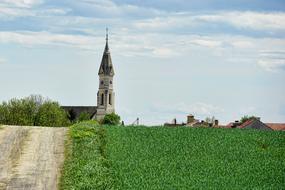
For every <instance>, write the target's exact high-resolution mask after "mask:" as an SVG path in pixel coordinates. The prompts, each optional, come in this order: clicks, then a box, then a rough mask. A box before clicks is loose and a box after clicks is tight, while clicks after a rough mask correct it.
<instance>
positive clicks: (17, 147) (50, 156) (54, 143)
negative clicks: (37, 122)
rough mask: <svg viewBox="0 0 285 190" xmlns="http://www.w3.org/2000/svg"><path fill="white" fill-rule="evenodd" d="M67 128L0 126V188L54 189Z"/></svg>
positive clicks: (61, 162)
mask: <svg viewBox="0 0 285 190" xmlns="http://www.w3.org/2000/svg"><path fill="white" fill-rule="evenodd" d="M66 132H67V129H66V128H48V127H19V126H4V127H3V128H0V190H4V189H5V190H6V189H7V190H12V189H13V190H14V189H16V190H20V189H21V190H56V189H57V184H58V177H59V174H60V168H61V166H62V164H63V160H64V140H65V137H66V135H65V134H66Z"/></svg>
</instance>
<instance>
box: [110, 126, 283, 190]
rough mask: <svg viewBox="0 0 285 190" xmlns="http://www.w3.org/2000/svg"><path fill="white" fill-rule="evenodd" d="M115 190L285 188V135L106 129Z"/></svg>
mask: <svg viewBox="0 0 285 190" xmlns="http://www.w3.org/2000/svg"><path fill="white" fill-rule="evenodd" d="M107 132H108V133H107V137H108V138H107V139H108V143H107V153H108V154H107V155H108V159H109V160H110V161H111V163H112V169H113V170H114V172H115V174H114V176H115V184H114V186H115V187H116V189H124V190H125V189H283V188H284V187H285V177H284V176H285V159H284V156H285V133H284V132H276V131H272V132H269V131H258V130H238V129H236V130H231V129H209V128H165V127H157V128H146V127H137V128H131V127H108V128H107Z"/></svg>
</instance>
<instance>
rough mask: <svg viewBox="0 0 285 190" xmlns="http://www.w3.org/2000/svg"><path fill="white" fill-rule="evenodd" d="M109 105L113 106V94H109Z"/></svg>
mask: <svg viewBox="0 0 285 190" xmlns="http://www.w3.org/2000/svg"><path fill="white" fill-rule="evenodd" d="M109 104H110V105H112V94H109Z"/></svg>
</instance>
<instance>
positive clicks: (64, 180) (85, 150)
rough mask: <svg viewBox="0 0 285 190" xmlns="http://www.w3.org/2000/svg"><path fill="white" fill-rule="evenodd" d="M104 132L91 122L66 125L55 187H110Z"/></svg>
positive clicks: (64, 188)
mask: <svg viewBox="0 0 285 190" xmlns="http://www.w3.org/2000/svg"><path fill="white" fill-rule="evenodd" d="M105 133H106V131H105V129H104V128H103V127H102V126H99V125H98V123H97V122H95V121H86V122H81V123H78V124H75V125H73V126H71V127H70V129H69V134H68V136H69V138H68V140H67V141H66V152H65V162H64V166H63V170H62V175H61V179H60V184H59V189H61V190H70V189H86V190H87V189H90V190H91V189H112V178H111V172H110V171H109V167H110V164H109V162H108V160H107V159H106V153H105V146H106V141H105Z"/></svg>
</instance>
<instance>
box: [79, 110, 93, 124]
mask: <svg viewBox="0 0 285 190" xmlns="http://www.w3.org/2000/svg"><path fill="white" fill-rule="evenodd" d="M90 119H91V115H90V114H89V113H87V112H82V113H80V115H79V116H78V119H77V122H81V121H88V120H90Z"/></svg>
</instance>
